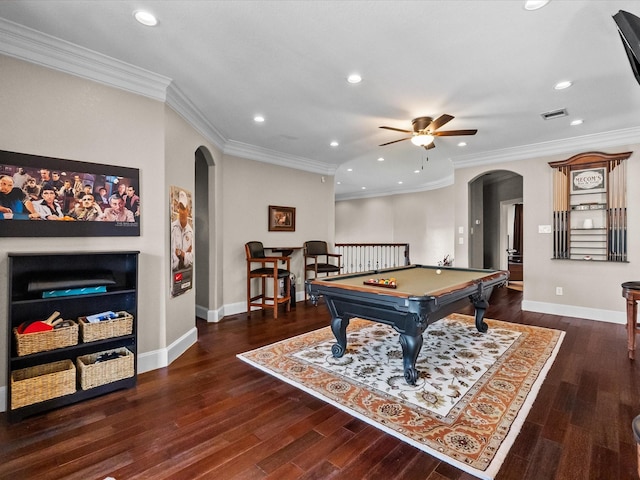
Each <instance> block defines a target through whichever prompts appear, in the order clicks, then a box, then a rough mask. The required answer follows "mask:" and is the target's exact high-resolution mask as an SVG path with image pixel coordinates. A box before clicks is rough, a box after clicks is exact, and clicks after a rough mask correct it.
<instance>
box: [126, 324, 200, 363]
mask: <svg viewBox="0 0 640 480" xmlns="http://www.w3.org/2000/svg"><path fill="white" fill-rule="evenodd" d="M197 341H198V329H197V328H196V327H193V328H191V329H190V330H189V331H187V332H186V333H185V334H184V335H182V336H181V337H180V338H178V339H177V340H176V341H175V342H173V343H172V344H171V345H169V346H168V347H167V348H161V349H159V350H154V351H152V352H145V353H141V354H139V355H138V373H144V372H149V371H151V370H157V369H158V368H163V367H166V366H168V365H170V364H171V362H173V361H174V360H175V359H176V358H178V357H179V356H180V355H182V354H183V353H184V352H186V351H187V349H188V348H189V347H190V346H191V345H193V344H195V343H196V342H197Z"/></svg>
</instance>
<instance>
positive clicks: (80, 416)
mask: <svg viewBox="0 0 640 480" xmlns="http://www.w3.org/2000/svg"><path fill="white" fill-rule="evenodd" d="M521 295H522V294H521V293H520V292H518V291H515V290H511V289H507V288H500V289H497V290H496V291H495V292H494V295H493V297H492V299H491V306H490V309H489V311H488V313H487V317H489V318H496V319H500V320H507V321H512V322H518V323H526V324H533V325H539V326H544V327H550V328H556V329H561V330H564V331H566V337H565V340H564V343H563V345H562V348H561V349H560V352H559V354H558V357H557V359H556V361H555V363H554V365H553V368H552V369H551V371H550V372H549V375H548V376H547V379H546V380H545V382H544V384H543V386H542V389H541V391H540V393H539V395H538V397H537V399H536V401H535V404H534V406H533V408H532V410H531V412H530V413H529V416H528V418H527V421H526V422H525V424H524V426H523V428H522V430H521V432H520V435H519V436H518V438H517V440H516V442H515V444H514V445H513V447H512V448H511V451H510V452H509V454H508V456H507V459H506V460H505V462H504V464H503V466H502V468H501V470H500V472H499V474H498V476H497V479H502V480H506V479H513V480H543V479H557V480H569V479H572V480H573V479H576V480H579V479H585V480H586V479H591V480H606V479H611V480H619V479H636V478H637V474H636V465H637V463H636V445H635V442H634V439H633V435H632V431H631V420H632V419H633V417H634V416H635V415H637V414H640V377H639V375H638V374H639V373H640V360H636V361H635V362H632V361H629V360H628V359H627V353H626V334H625V329H624V327H623V326H622V325H616V324H610V323H602V322H594V321H589V320H582V319H578V318H568V317H560V316H554V315H544V314H537V313H528V312H522V311H521V310H520V301H521ZM623 301H624V300H623V298H622V297H621V298H620V302H621V303H622V302H623ZM281 312H282V310H281ZM463 313H471V311H470V309H467V310H465V311H464V312H463ZM328 320H329V316H328V313H327V310H326V307H325V306H324V304H321V305H320V306H318V307H313V306H311V305H308V306H305V304H304V303H303V302H302V303H300V302H299V303H298V305H297V308H295V309H292V310H291V313H287V314H284V313H283V314H281V315H279V318H278V319H277V320H274V319H273V317H272V313H271V312H268V313H266V314H264V315H262V314H261V313H259V312H258V313H253V315H252V317H251V319H249V320H248V319H247V315H246V314H244V315H236V316H233V317H229V318H227V319H225V320H224V321H222V322H221V323H218V324H207V323H206V322H204V321H201V320H198V321H197V325H198V330H199V341H198V343H197V344H196V345H194V346H193V347H191V348H190V349H189V350H188V351H187V352H186V353H185V354H184V355H182V356H181V357H180V358H179V359H177V360H176V361H175V362H174V363H173V364H171V365H170V366H169V367H168V368H164V369H161V370H157V371H153V372H148V373H145V374H142V375H140V376H139V378H138V385H137V387H136V388H134V389H130V390H124V391H120V392H115V393H111V394H108V395H105V396H103V397H100V398H96V399H93V400H89V401H87V402H84V403H80V404H76V405H72V406H68V407H65V408H62V409H60V410H57V411H52V412H49V413H46V414H43V415H40V416H36V417H31V418H27V419H25V420H23V421H22V422H20V423H15V424H10V423H8V422H7V419H6V415H5V414H1V415H0V478H1V479H11V480H22V479H60V478H65V479H82V480H91V479H99V480H102V479H104V478H105V477H107V476H111V477H114V478H116V479H117V480H131V479H141V478H149V479H169V478H170V479H195V478H207V479H208V478H211V479H221V480H225V479H278V480H286V479H329V478H335V479H354V480H355V479H364V478H366V479H384V480H387V479H428V480H446V479H449V480H462V479H466V480H470V479H473V478H475V477H472V476H471V475H469V474H466V473H463V472H461V471H460V470H458V469H455V468H453V467H451V466H449V465H447V464H446V463H442V462H440V461H438V460H436V459H434V458H433V457H431V456H429V455H427V454H425V453H422V452H420V451H419V450H417V449H415V448H413V447H411V446H409V445H407V444H405V443H403V442H401V441H399V440H397V439H395V438H394V437H392V436H390V435H387V434H385V433H383V432H381V431H379V430H377V429H375V428H374V427H371V426H369V425H367V424H366V423H364V422H362V421H360V420H357V419H355V418H353V417H351V416H349V415H348V414H346V413H343V412H342V411H340V410H338V409H336V408H334V407H332V406H330V405H328V404H326V403H324V402H322V401H320V400H317V399H315V398H314V397H312V396H310V395H308V394H306V393H304V392H302V391H300V390H298V389H296V388H294V387H291V386H289V385H288V384H285V383H283V382H281V381H279V380H277V379H276V378H274V377H271V376H269V375H266V374H264V373H262V372H261V371H259V370H257V369H255V368H252V367H250V366H249V365H247V364H245V363H243V362H241V361H239V360H237V359H236V358H235V355H236V354H237V353H240V352H243V351H246V350H250V349H253V348H256V347H258V346H261V345H265V344H268V343H272V342H274V341H277V340H280V339H282V338H286V337H289V336H293V335H297V334H300V333H303V332H306V331H309V330H313V329H317V328H320V327H322V326H326V325H327V324H328Z"/></svg>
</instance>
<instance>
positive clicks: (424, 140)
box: [411, 134, 433, 147]
mask: <svg viewBox="0 0 640 480" xmlns="http://www.w3.org/2000/svg"><path fill="white" fill-rule="evenodd" d="M431 142H433V135H427V134H418V135H414V136H413V137H412V138H411V143H413V144H414V145H416V146H418V147H424V146H426V145H429V144H430V143H431Z"/></svg>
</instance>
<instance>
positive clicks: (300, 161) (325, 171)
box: [224, 140, 337, 175]
mask: <svg viewBox="0 0 640 480" xmlns="http://www.w3.org/2000/svg"><path fill="white" fill-rule="evenodd" d="M224 154H225V155H233V156H236V157H242V158H247V159H249V160H256V161H258V162H263V163H270V164H272V165H279V166H281V167H288V168H295V169H296V170H304V171H307V172H311V173H319V174H320V175H334V174H335V173H336V169H337V166H336V165H327V164H326V163H323V162H318V161H315V160H311V159H309V158H305V157H296V156H294V155H287V154H285V153H281V152H276V151H274V150H268V149H266V148H259V147H256V146H255V145H249V144H248V143H242V142H236V141H235V140H229V141H228V142H227V143H226V144H225V147H224Z"/></svg>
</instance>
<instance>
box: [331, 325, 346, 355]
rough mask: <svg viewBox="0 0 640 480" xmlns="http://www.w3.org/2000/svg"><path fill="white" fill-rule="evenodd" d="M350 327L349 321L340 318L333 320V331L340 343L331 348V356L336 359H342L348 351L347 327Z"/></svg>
mask: <svg viewBox="0 0 640 480" xmlns="http://www.w3.org/2000/svg"><path fill="white" fill-rule="evenodd" d="M348 326H349V319H348V318H347V319H342V318H340V317H334V318H333V319H331V331H332V332H333V335H334V336H335V337H336V341H337V342H338V343H334V344H333V346H332V347H331V354H332V355H333V356H334V358H340V357H342V356H343V355H344V352H346V351H347V327H348Z"/></svg>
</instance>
